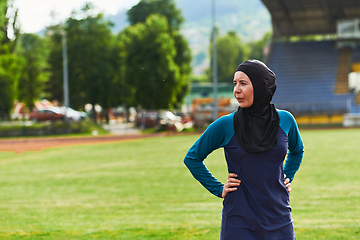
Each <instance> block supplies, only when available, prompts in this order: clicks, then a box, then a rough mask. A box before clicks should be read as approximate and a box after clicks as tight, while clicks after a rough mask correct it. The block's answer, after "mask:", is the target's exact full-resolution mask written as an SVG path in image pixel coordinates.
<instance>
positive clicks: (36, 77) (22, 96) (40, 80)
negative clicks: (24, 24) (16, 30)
mask: <svg viewBox="0 0 360 240" xmlns="http://www.w3.org/2000/svg"><path fill="white" fill-rule="evenodd" d="M18 55H19V56H21V57H22V58H23V59H25V64H24V66H23V69H22V71H21V77H20V80H19V85H18V90H19V94H18V96H17V99H18V100H19V101H20V102H24V103H25V105H26V106H27V107H28V108H29V109H32V107H33V106H34V102H35V101H36V100H38V99H40V98H43V97H44V89H45V84H46V82H47V81H48V79H49V72H48V70H47V69H48V64H47V57H48V48H47V46H46V44H45V41H44V40H43V39H41V38H40V37H39V36H38V35H35V34H29V33H25V34H23V35H21V38H20V47H19V50H18Z"/></svg>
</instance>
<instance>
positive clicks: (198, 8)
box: [109, 0, 271, 74]
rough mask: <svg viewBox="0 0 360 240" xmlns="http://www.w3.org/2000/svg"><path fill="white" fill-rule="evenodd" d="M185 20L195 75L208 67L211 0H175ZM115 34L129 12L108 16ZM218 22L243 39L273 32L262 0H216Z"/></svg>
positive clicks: (123, 24)
mask: <svg viewBox="0 0 360 240" xmlns="http://www.w3.org/2000/svg"><path fill="white" fill-rule="evenodd" d="M176 2H177V6H178V8H180V9H181V10H182V13H183V16H184V18H185V22H184V23H183V26H182V30H181V32H182V33H183V34H184V36H185V37H186V39H187V40H188V42H189V45H190V48H191V50H192V54H193V62H192V65H193V69H194V73H195V74H201V73H202V71H203V70H204V69H206V68H208V66H209V59H210V58H209V41H210V33H211V27H212V19H211V17H212V16H211V7H212V6H211V3H212V1H211V0H176ZM109 18H110V20H111V21H112V22H113V23H114V24H115V26H114V28H113V32H114V33H118V32H120V31H121V30H122V29H124V28H125V27H126V26H127V25H128V21H127V15H126V11H125V10H122V11H120V12H118V13H117V14H116V15H111V16H109ZM216 25H217V27H218V28H219V30H220V34H221V35H223V34H226V33H227V32H228V31H236V32H237V33H238V35H239V36H240V38H241V39H242V41H244V42H248V41H252V40H258V39H260V38H262V37H263V35H264V34H265V33H266V32H269V31H271V16H270V14H269V12H268V10H267V8H266V7H265V6H264V4H263V3H262V2H261V0H251V1H249V0H236V1H235V0H216Z"/></svg>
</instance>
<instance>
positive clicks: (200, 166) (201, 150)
mask: <svg viewBox="0 0 360 240" xmlns="http://www.w3.org/2000/svg"><path fill="white" fill-rule="evenodd" d="M231 116H232V115H228V116H225V117H221V118H219V119H218V120H216V121H215V122H213V123H212V124H210V126H209V127H208V128H207V129H206V131H205V132H204V133H203V134H202V135H201V136H200V138H199V139H198V140H197V141H196V142H195V143H194V144H193V145H192V147H191V148H190V149H189V151H188V152H187V154H186V156H185V158H184V163H185V165H186V166H187V168H188V169H189V170H190V172H191V174H192V175H193V176H194V178H195V179H196V180H198V181H199V182H200V183H201V184H202V185H203V186H204V187H205V188H206V189H207V190H208V191H209V192H211V193H212V194H214V195H215V196H218V197H222V191H223V186H224V184H222V183H221V182H220V181H218V180H217V179H216V178H215V177H214V176H213V175H212V174H211V173H210V171H209V170H208V168H207V167H206V166H205V164H204V162H203V161H204V160H205V159H206V157H207V156H208V155H209V154H210V153H211V152H212V151H214V150H215V149H218V148H220V147H223V146H225V145H226V144H227V142H228V141H229V140H230V138H229V137H228V135H229V134H227V132H228V130H229V129H230V130H231V128H229V126H231V127H232V128H233V125H232V124H229V120H232V117H231Z"/></svg>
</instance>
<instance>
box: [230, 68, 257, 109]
mask: <svg viewBox="0 0 360 240" xmlns="http://www.w3.org/2000/svg"><path fill="white" fill-rule="evenodd" d="M234 97H235V98H236V100H237V101H238V103H239V105H240V107H241V108H248V107H250V106H251V105H252V104H253V102H254V88H253V85H252V83H251V81H250V78H249V77H248V76H247V75H246V74H245V73H243V72H241V71H237V72H235V74H234Z"/></svg>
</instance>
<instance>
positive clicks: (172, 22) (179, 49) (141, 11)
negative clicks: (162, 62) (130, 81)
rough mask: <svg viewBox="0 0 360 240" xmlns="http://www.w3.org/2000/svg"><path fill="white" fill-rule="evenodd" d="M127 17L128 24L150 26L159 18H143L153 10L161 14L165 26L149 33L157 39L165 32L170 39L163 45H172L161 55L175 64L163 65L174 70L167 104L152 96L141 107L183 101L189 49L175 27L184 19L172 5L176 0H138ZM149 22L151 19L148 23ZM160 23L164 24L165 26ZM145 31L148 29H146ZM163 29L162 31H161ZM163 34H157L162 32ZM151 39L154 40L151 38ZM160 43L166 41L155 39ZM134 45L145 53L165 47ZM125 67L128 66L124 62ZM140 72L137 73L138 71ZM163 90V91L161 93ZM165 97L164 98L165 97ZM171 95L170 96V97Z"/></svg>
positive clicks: (173, 103) (151, 52)
mask: <svg viewBox="0 0 360 240" xmlns="http://www.w3.org/2000/svg"><path fill="white" fill-rule="evenodd" d="M127 14H128V19H129V22H130V24H131V25H133V26H136V25H138V26H141V25H139V24H141V23H142V24H143V26H145V27H151V26H150V24H155V23H154V21H155V22H157V21H158V20H157V19H159V17H157V18H156V17H153V20H151V21H148V20H147V18H148V17H149V16H151V15H152V14H157V15H159V16H163V17H164V18H165V21H166V24H165V25H167V26H166V28H165V27H162V29H161V28H159V29H158V30H159V31H158V32H156V33H155V31H154V33H151V34H155V35H156V36H159V40H158V41H160V39H165V38H163V36H166V38H168V39H171V42H172V44H171V43H168V44H167V45H169V46H170V45H173V46H172V47H167V49H168V50H169V53H168V54H165V53H164V55H163V57H166V58H169V57H171V58H172V60H171V61H170V60H167V62H168V63H169V64H170V65H172V64H174V65H175V66H170V68H169V67H167V68H168V69H172V70H171V71H174V70H175V69H177V70H176V72H177V73H176V75H175V79H174V80H171V81H174V83H175V84H176V85H175V86H172V88H173V90H172V91H173V92H172V93H169V94H170V95H173V96H172V97H171V98H169V99H168V100H169V101H170V102H168V103H167V105H166V104H165V103H164V104H160V105H157V104H155V103H156V102H158V101H156V100H154V104H150V106H148V107H145V106H142V107H144V108H149V107H152V108H169V107H176V108H178V107H180V104H181V103H182V101H183V98H184V97H185V95H186V93H187V91H188V89H189V82H190V80H189V79H190V74H191V71H192V69H191V65H190V63H191V50H190V48H189V46H188V43H187V41H186V40H185V38H184V37H183V36H182V35H181V34H180V32H179V30H180V26H181V23H182V22H183V21H184V18H183V16H182V14H181V11H180V10H179V9H177V8H176V4H175V2H174V0H162V1H160V0H141V1H140V2H139V3H138V4H137V5H135V6H134V7H132V8H131V9H130V10H129V11H128V12H127ZM159 21H161V22H162V21H164V20H162V19H161V20H159ZM151 22H153V23H151ZM160 25H164V24H163V23H161V24H160ZM165 25H164V26H165ZM147 31H150V29H149V30H147ZM161 31H163V32H161ZM162 34H163V36H160V35H162ZM143 37H144V38H147V37H146V36H145V35H144V36H143ZM152 41H154V40H152ZM161 45H164V46H165V45H166V43H161V44H160V43H158V45H157V46H159V47H160V46H161ZM173 47H174V50H175V53H173V52H172V51H173V50H172V48H173ZM137 48H144V50H142V51H144V52H148V55H149V56H154V57H155V56H156V55H157V53H156V52H159V51H164V50H165V49H161V50H158V49H156V48H152V49H151V48H147V47H145V45H138V46H137ZM145 49H146V50H145ZM148 59H149V61H152V62H154V61H155V60H156V59H157V58H156V57H155V58H154V59H151V58H150V57H149V58H148ZM128 67H129V66H128ZM165 72H166V70H164V76H163V80H164V81H166V80H167V79H166V73H165ZM138 74H140V73H138ZM149 74H150V75H151V74H155V72H149ZM138 88H141V85H139V86H136V87H135V89H138ZM162 94H164V93H162ZM165 99H166V98H165ZM170 99H171V100H170ZM136 100H138V98H136Z"/></svg>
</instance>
